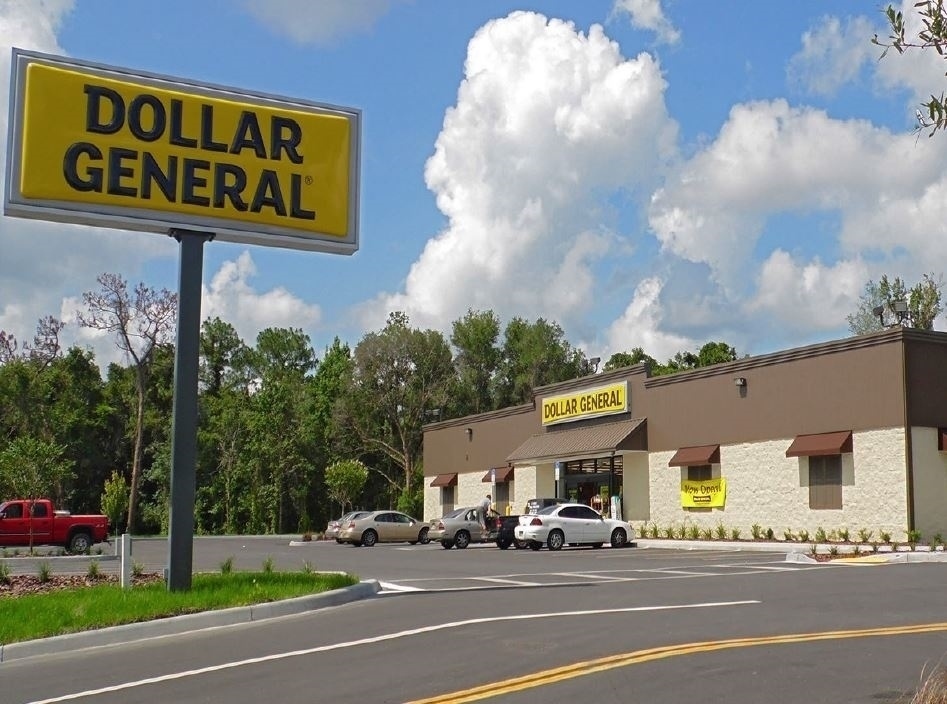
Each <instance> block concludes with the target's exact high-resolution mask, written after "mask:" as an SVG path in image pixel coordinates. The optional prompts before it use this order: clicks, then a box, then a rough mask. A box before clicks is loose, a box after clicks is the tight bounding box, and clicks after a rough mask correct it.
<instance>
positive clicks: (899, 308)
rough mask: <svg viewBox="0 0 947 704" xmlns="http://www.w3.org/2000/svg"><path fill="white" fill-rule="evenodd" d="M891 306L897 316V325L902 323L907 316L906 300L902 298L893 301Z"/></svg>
mask: <svg viewBox="0 0 947 704" xmlns="http://www.w3.org/2000/svg"><path fill="white" fill-rule="evenodd" d="M892 307H893V308H894V314H895V315H896V316H898V325H904V321H905V320H907V317H908V302H907V301H905V300H903V299H902V300H899V301H895V302H894V303H893V304H892Z"/></svg>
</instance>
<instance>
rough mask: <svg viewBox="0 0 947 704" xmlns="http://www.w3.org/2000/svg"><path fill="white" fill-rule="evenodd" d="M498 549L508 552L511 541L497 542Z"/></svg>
mask: <svg viewBox="0 0 947 704" xmlns="http://www.w3.org/2000/svg"><path fill="white" fill-rule="evenodd" d="M497 547H498V548H500V550H506V549H507V548H508V547H510V541H509V540H498V541H497Z"/></svg>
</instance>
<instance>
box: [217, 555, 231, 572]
mask: <svg viewBox="0 0 947 704" xmlns="http://www.w3.org/2000/svg"><path fill="white" fill-rule="evenodd" d="M231 572H233V555H231V556H230V557H228V558H227V559H226V560H224V561H223V562H221V563H220V573H221V574H230V573H231Z"/></svg>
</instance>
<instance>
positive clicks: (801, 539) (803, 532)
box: [799, 528, 809, 543]
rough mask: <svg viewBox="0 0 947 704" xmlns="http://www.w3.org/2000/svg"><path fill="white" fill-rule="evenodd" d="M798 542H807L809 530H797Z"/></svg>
mask: <svg viewBox="0 0 947 704" xmlns="http://www.w3.org/2000/svg"><path fill="white" fill-rule="evenodd" d="M799 542H800V543H808V542H809V531H807V530H806V529H805V528H803V529H801V530H800V531H799Z"/></svg>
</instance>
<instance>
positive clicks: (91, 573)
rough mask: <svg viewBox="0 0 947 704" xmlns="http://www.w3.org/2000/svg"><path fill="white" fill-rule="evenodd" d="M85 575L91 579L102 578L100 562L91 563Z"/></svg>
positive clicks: (93, 561)
mask: <svg viewBox="0 0 947 704" xmlns="http://www.w3.org/2000/svg"><path fill="white" fill-rule="evenodd" d="M85 574H86V577H88V578H89V579H98V578H99V577H100V576H102V572H101V570H100V569H99V561H98V560H92V561H90V562H89V568H88V569H87V570H86V573H85Z"/></svg>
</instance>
